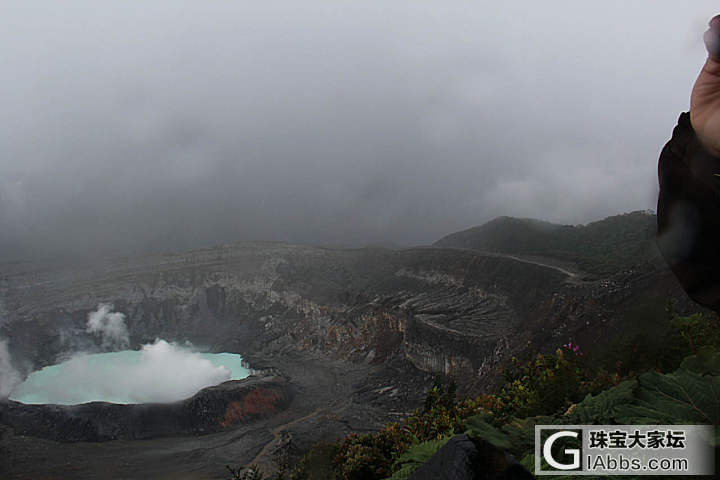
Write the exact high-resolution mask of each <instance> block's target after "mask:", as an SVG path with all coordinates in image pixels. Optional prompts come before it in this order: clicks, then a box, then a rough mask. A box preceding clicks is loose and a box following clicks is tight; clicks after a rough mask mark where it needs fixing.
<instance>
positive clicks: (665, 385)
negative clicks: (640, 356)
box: [614, 369, 720, 425]
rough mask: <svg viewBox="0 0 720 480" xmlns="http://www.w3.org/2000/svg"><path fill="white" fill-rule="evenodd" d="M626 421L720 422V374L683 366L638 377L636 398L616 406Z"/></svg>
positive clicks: (620, 420) (618, 416)
mask: <svg viewBox="0 0 720 480" xmlns="http://www.w3.org/2000/svg"><path fill="white" fill-rule="evenodd" d="M616 412H617V413H616V415H615V416H614V419H615V421H616V422H618V423H625V424H642V423H646V424H663V423H666V424H682V423H700V424H711V425H717V424H718V423H720V377H717V376H710V375H701V374H699V373H695V372H692V371H690V370H686V369H680V370H677V371H675V372H674V373H668V374H660V373H657V372H648V373H645V374H643V375H641V376H640V377H639V378H638V388H637V389H636V390H635V400H634V401H633V402H632V403H629V404H627V405H620V406H618V407H617V409H616Z"/></svg>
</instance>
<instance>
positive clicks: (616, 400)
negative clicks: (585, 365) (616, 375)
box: [568, 380, 638, 425]
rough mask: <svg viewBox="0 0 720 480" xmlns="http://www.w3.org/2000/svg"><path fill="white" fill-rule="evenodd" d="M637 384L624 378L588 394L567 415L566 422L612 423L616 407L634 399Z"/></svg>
mask: <svg viewBox="0 0 720 480" xmlns="http://www.w3.org/2000/svg"><path fill="white" fill-rule="evenodd" d="M637 386H638V384H637V381H635V380H626V381H624V382H622V383H620V384H619V385H617V386H615V387H612V388H610V389H609V390H605V391H604V392H601V393H599V394H597V395H590V394H588V395H587V396H586V397H585V399H584V400H583V401H582V402H580V403H579V404H577V405H576V406H575V408H574V409H573V410H572V412H571V413H570V414H569V415H568V423H574V424H578V425H592V424H603V423H614V419H615V417H616V415H617V414H618V408H619V407H620V406H623V405H627V404H629V403H631V402H632V401H633V400H634V398H635V390H636V388H637Z"/></svg>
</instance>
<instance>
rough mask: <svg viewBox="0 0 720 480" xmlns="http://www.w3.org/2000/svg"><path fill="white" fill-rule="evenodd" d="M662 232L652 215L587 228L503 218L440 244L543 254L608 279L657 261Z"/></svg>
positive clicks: (621, 218)
mask: <svg viewBox="0 0 720 480" xmlns="http://www.w3.org/2000/svg"><path fill="white" fill-rule="evenodd" d="M656 230H657V220H656V217H655V215H654V214H653V213H652V212H648V211H636V212H631V213H625V214H622V215H615V216H612V217H607V218H605V219H602V220H599V221H596V222H591V223H588V224H587V225H559V224H554V223H550V222H544V221H540V220H535V219H529V218H512V217H499V218H496V219H494V220H492V221H490V222H488V223H485V224H483V225H480V226H478V227H472V228H469V229H467V230H463V231H461V232H456V233H452V234H450V235H447V236H445V237H443V238H441V239H440V240H438V241H437V242H435V244H434V245H435V246H438V247H452V248H470V249H474V250H480V251H484V252H501V253H512V254H522V255H539V256H545V257H551V258H555V259H558V260H565V261H570V262H574V263H576V264H577V266H578V267H580V268H581V269H582V270H585V271H586V272H592V273H600V274H608V273H614V272H616V271H618V270H622V269H623V268H630V267H633V266H635V265H641V264H643V263H647V262H649V261H657V260H658V259H659V257H658V255H659V254H658V251H657V248H656V247H655V232H656Z"/></svg>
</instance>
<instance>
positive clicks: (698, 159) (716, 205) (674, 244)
mask: <svg viewBox="0 0 720 480" xmlns="http://www.w3.org/2000/svg"><path fill="white" fill-rule="evenodd" d="M719 91H720V86H719ZM658 174H659V180H660V196H659V199H658V208H657V220H658V235H657V245H658V248H659V249H660V252H661V253H662V255H663V257H664V258H665V260H666V261H667V263H668V265H669V266H670V268H671V269H672V271H673V272H674V273H675V275H676V276H677V277H678V279H679V280H680V283H681V284H682V286H683V288H685V290H686V291H687V293H688V295H690V297H691V298H693V300H695V301H696V302H698V303H700V304H701V305H704V306H706V307H709V308H712V309H713V310H716V311H720V176H716V174H720V158H718V157H715V156H714V155H712V154H710V152H709V151H708V149H707V148H706V147H705V145H704V144H703V143H702V142H701V141H700V139H699V138H698V136H697V134H696V133H695V131H694V129H693V125H692V123H691V121H690V115H689V114H688V113H683V114H682V115H681V116H680V119H679V121H678V125H677V127H675V130H674V131H673V136H672V139H671V140H670V141H669V142H668V143H667V145H665V148H664V149H663V151H662V153H661V155H660V162H659V165H658Z"/></svg>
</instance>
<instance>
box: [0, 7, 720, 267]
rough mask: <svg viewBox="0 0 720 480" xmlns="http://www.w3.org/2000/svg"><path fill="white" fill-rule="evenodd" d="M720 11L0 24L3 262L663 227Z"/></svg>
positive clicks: (15, 17)
mask: <svg viewBox="0 0 720 480" xmlns="http://www.w3.org/2000/svg"><path fill="white" fill-rule="evenodd" d="M716 10H720V7H718V4H717V2H713V1H699V0H693V1H692V2H679V1H677V0H667V1H660V0H643V1H641V0H634V1H629V0H623V1H609V0H602V1H577V0H568V1H543V2H538V1H531V0H526V1H521V2H498V1H497V0H493V1H478V0H475V1H472V2H459V1H452V2H449V1H440V0H436V1H427V2H424V1H418V0H412V1H391V0H382V1H367V0H363V1H354V2H344V1H338V0H328V1H326V2H319V1H315V0H312V1H296V0H293V1H283V2H279V1H267V2H265V1H263V2H257V1H232V2H229V1H217V2H214V1H208V0H202V1H200V0H197V1H194V2H187V1H178V0H172V1H149V0H144V1H119V0H117V1H104V2H97V1H89V0H88V1H82V2H81V1H63V2H57V1H47V2H42V1H33V2H29V1H26V0H17V1H15V0H5V1H4V2H3V3H2V6H1V7H0V58H1V59H2V62H0V78H2V83H1V84H0V85H1V86H0V106H1V108H2V123H1V125H2V127H1V128H0V258H3V259H9V258H21V257H25V258H27V257H34V256H40V257H52V256H57V255H69V254H78V253H82V254H103V255H105V254H111V255H116V254H128V253H138V252H148V251H163V250H173V249H182V248H189V247H197V246H205V245H213V244H217V243H224V242H230V241H236V240H256V239H265V240H286V241H294V242H307V243H315V244H333V245H364V244H371V243H394V244H422V243H429V242H433V241H435V240H437V239H438V238H440V237H441V236H443V235H445V234H447V233H450V232H453V231H456V230H459V229H463V228H467V227H469V226H473V225H477V224H480V223H483V222H485V221H487V220H490V219H492V218H494V217H496V216H499V215H512V216H523V217H536V218H541V219H544V220H550V221H554V222H560V223H573V224H574V223H585V222H588V221H592V220H597V219H600V218H602V217H605V216H608V215H613V214H618V213H622V212H627V211H632V210H638V209H649V208H654V206H655V202H656V195H657V187H656V163H657V157H658V153H659V151H660V149H661V148H662V145H663V144H664V143H665V141H666V140H667V138H668V137H669V135H670V132H671V130H672V127H673V126H674V124H675V121H676V119H677V116H678V114H679V113H680V112H681V111H683V110H686V109H687V107H688V103H689V94H690V89H691V87H692V83H693V81H694V78H695V76H696V74H697V72H698V70H699V68H700V66H701V64H702V62H703V59H704V56H705V53H704V48H703V46H702V41H701V35H702V32H703V31H704V30H705V27H706V24H707V21H708V20H709V19H710V18H711V17H712V16H713V14H714V13H716Z"/></svg>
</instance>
